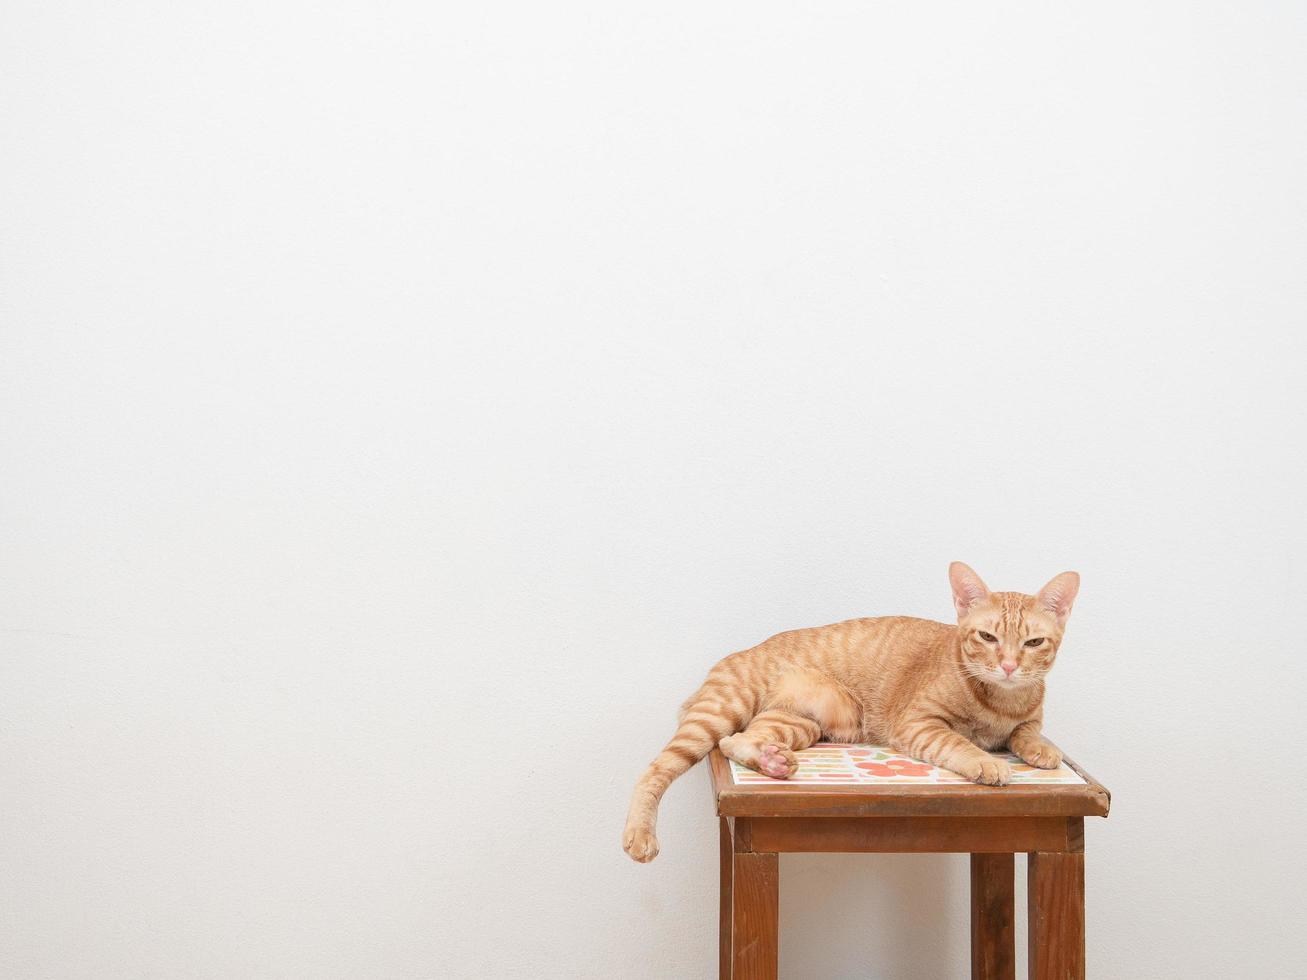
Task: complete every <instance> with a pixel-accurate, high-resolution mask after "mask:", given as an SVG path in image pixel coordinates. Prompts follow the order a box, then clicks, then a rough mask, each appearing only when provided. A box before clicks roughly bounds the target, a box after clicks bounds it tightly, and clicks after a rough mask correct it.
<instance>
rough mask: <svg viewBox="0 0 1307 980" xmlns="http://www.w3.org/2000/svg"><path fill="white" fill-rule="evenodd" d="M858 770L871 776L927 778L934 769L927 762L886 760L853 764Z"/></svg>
mask: <svg viewBox="0 0 1307 980" xmlns="http://www.w3.org/2000/svg"><path fill="white" fill-rule="evenodd" d="M854 765H855V766H856V767H857V768H859V769H865V770H866V771H867V772H869V773H871V774H872V775H873V776H929V775H930V773H931V770H932V769H934V768H935V767H934V766H932V765H931V764H930V763H928V762H917V761H916V760H915V759H888V760H886V761H885V762H855V763H854Z"/></svg>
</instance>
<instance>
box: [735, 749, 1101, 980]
mask: <svg viewBox="0 0 1307 980" xmlns="http://www.w3.org/2000/svg"><path fill="white" fill-rule="evenodd" d="M813 748H814V749H816V750H824V751H825V752H827V753H830V752H833V751H836V750H839V751H844V750H850V749H851V750H853V751H854V752H855V753H861V752H863V751H864V750H863V749H862V748H861V747H858V746H825V745H822V744H819V745H817V746H814V747H813ZM873 751H874V750H873ZM808 752H812V750H808ZM806 755H808V753H800V763H801V768H800V774H803V773H804V769H803V761H804V757H805V756H806ZM816 757H818V758H820V757H821V756H820V752H819V753H818V755H817V756H816ZM855 758H856V756H855ZM844 761H845V763H847V761H848V760H847V758H846V759H845V760H844ZM709 765H710V771H711V774H712V793H713V800H714V802H715V804H716V807H717V816H718V818H719V823H720V825H721V933H720V936H721V939H720V976H721V977H723V978H729V980H774V978H775V977H776V970H777V956H778V948H779V929H778V924H777V917H778V913H779V904H780V874H779V868H778V855H780V854H782V853H791V852H805V851H807V852H812V851H826V852H831V851H834V852H846V853H848V852H861V853H868V852H870V853H884V852H909V853H926V852H952V853H969V854H970V855H971V976H972V978H973V980H1014V978H1015V976H1016V934H1015V925H1014V892H1015V882H1014V870H1015V869H1014V861H1015V855H1016V854H1018V853H1025V854H1026V855H1027V860H1028V862H1029V864H1028V875H1027V902H1028V909H1029V914H1028V937H1027V941H1028V965H1029V976H1030V977H1031V978H1032V980H1054V978H1056V980H1079V978H1083V977H1084V975H1085V837H1084V818H1085V817H1093V816H1097V817H1105V816H1107V811H1108V805H1109V802H1110V795H1109V793H1108V791H1107V790H1106V789H1105V788H1104V787H1103V786H1102V785H1100V784H1099V783H1098V782H1097V781H1095V780H1094V779H1093V778H1092V777H1091V776H1089V774H1088V773H1086V772H1085V771H1084V770H1083V769H1081V768H1080V767H1079V766H1077V765H1076V764H1075V763H1073V762H1071V760H1069V759H1068V760H1066V763H1065V764H1064V767H1063V772H1064V773H1065V778H1066V779H1068V780H1076V781H1075V782H1057V783H1053V782H1047V783H1039V782H1036V781H1032V782H1024V783H1014V784H1012V785H1008V786H978V785H976V784H974V783H967V782H956V783H939V782H935V783H923V782H918V783H915V784H913V783H908V782H905V781H889V780H885V781H880V782H867V783H856V784H854V783H849V782H847V781H843V782H841V781H840V777H839V775H838V774H836V773H832V779H831V781H829V782H822V781H821V775H822V774H821V773H820V772H816V771H814V772H813V774H812V775H810V776H807V777H805V778H804V779H803V780H793V779H792V780H767V779H766V777H758V776H756V775H753V774H750V773H747V772H746V771H744V770H741V769H739V768H738V767H735V766H733V765H732V763H730V762H728V761H727V759H726V758H725V757H724V756H723V755H722V754H721V752H719V751H717V750H714V751H713V752H712V754H711V755H710V756H709ZM870 765H871V767H874V766H875V765H877V764H876V763H871V764H870ZM923 768H931V767H924V764H923ZM1073 773H1074V775H1072V774H1073ZM1030 776H1031V779H1032V780H1034V779H1037V778H1038V777H1039V774H1038V773H1036V772H1034V771H1030Z"/></svg>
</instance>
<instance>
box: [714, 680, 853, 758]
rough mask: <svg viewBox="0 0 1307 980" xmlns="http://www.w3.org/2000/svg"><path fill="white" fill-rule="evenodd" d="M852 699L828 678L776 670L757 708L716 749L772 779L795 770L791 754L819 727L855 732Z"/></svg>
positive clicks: (847, 735) (844, 734)
mask: <svg viewBox="0 0 1307 980" xmlns="http://www.w3.org/2000/svg"><path fill="white" fill-rule="evenodd" d="M858 718H859V711H858V706H857V702H855V701H854V700H853V698H852V696H851V695H850V694H849V693H848V692H847V691H845V690H844V689H843V688H842V687H840V686H839V685H838V684H836V683H835V682H834V681H832V680H830V679H829V678H827V677H825V676H823V675H821V674H819V673H817V672H815V671H807V670H794V671H790V672H787V673H785V674H782V675H781V676H780V677H778V678H777V680H776V684H775V685H774V686H773V688H772V690H771V691H770V692H768V696H767V699H766V703H765V705H764V707H763V710H762V711H761V712H759V713H758V715H757V716H756V717H754V718H753V719H752V720H751V721H750V722H749V725H748V727H747V728H745V730H744V731H742V732H740V733H739V734H736V735H729V736H727V737H726V738H723V739H722V740H721V742H719V743H718V747H719V748H720V749H721V750H722V754H723V755H725V756H726V757H727V758H728V759H733V760H735V761H736V762H738V763H739V764H740V765H742V766H747V767H748V768H750V769H753V770H754V771H756V772H760V773H762V774H763V775H766V776H771V777H772V778H773V779H788V778H789V777H790V776H792V775H794V772H795V770H796V769H798V761H797V759H796V758H795V755H794V753H795V752H799V751H802V750H803V749H806V748H807V747H808V746H809V745H811V744H812V743H813V742H816V741H818V740H819V739H820V738H821V736H822V733H823V732H828V733H830V734H831V735H833V736H834V737H836V738H841V739H851V738H853V737H854V736H855V735H856V733H857V731H858Z"/></svg>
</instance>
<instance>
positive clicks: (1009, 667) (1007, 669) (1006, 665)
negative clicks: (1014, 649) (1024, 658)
mask: <svg viewBox="0 0 1307 980" xmlns="http://www.w3.org/2000/svg"><path fill="white" fill-rule="evenodd" d="M999 666H1000V667H1002V668H1003V673H1005V674H1007V675H1008V677H1011V676H1012V671H1014V670H1016V669H1017V665H1016V664H1009V663H1001V664H999Z"/></svg>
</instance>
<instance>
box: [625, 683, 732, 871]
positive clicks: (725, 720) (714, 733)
mask: <svg viewBox="0 0 1307 980" xmlns="http://www.w3.org/2000/svg"><path fill="white" fill-rule="evenodd" d="M716 673H717V671H714V674H716ZM727 684H728V682H727V680H726V678H725V677H714V676H713V675H709V678H708V681H707V682H706V683H705V684H704V685H703V687H701V688H700V689H699V690H698V692H697V693H695V695H694V696H693V697H691V698H690V699H689V700H688V701H686V702H685V704H684V705H682V706H681V712H680V722H681V723H680V725H679V727H678V728H677V729H676V734H675V735H673V736H672V740H671V741H670V742H668V743H667V745H666V747H665V748H664V749H663V750H662V751H661V752H660V753H658V757H657V758H656V759H654V761H653V762H651V763H650V764H649V768H648V769H646V770H645V771H644V775H643V776H641V777H640V780H639V782H637V783H636V784H635V792H634V793H633V794H632V796H631V809H630V810H629V811H628V812H627V815H626V829H625V830H624V831H623V833H622V847H623V848H624V849H625V850H626V853H627V854H629V855H631V857H632V858H634V859H635V860H636V861H640V862H641V863H643V862H646V861H652V860H653V859H654V858H656V857H657V856H658V837H657V836H656V835H655V833H654V827H655V824H656V823H657V821H658V802H659V801H660V800H661V799H662V798H663V793H664V792H666V790H667V787H668V786H669V785H671V783H672V780H674V779H675V778H676V777H677V776H679V775H681V774H682V773H683V772H685V771H686V770H688V769H689V768H690V767H691V766H693V765H694V764H695V763H696V762H698V761H699V760H700V759H702V758H703V757H704V756H706V755H707V754H708V753H709V752H711V751H712V750H713V747H714V746H715V745H716V744H717V743H718V742H720V741H721V740H722V739H723V738H725V737H726V736H727V735H733V734H735V733H736V732H738V731H740V730H741V729H742V728H743V727H744V725H745V724H746V723H747V722H748V720H749V714H750V712H749V711H748V709H747V707H746V706H745V705H743V704H741V699H740V698H738V697H735V696H731V694H730V692H728V691H727V690H726V687H727Z"/></svg>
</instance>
